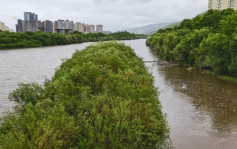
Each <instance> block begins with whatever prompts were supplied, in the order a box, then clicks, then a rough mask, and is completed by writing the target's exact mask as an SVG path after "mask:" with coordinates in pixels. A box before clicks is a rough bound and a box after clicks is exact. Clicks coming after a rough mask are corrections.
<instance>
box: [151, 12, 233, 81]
mask: <svg viewBox="0 0 237 149" xmlns="http://www.w3.org/2000/svg"><path fill="white" fill-rule="evenodd" d="M236 26H237V11H235V10H233V9H226V10H222V11H219V10H209V11H207V12H205V13H204V14H202V15H198V16H196V17H194V18H193V19H185V20H184V21H182V22H181V23H180V25H179V26H175V27H174V28H166V29H161V30H159V31H157V32H156V33H155V34H153V35H152V36H151V38H149V39H148V40H147V45H149V46H150V47H151V48H152V49H153V50H154V51H156V52H157V53H158V54H159V55H160V56H161V57H162V58H164V59H166V60H168V61H171V62H174V63H178V64H182V65H183V66H185V67H193V68H197V69H200V70H209V71H212V72H213V73H214V74H215V75H218V76H228V77H233V78H237V30H236Z"/></svg>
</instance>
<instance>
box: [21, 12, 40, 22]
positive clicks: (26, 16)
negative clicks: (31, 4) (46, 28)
mask: <svg viewBox="0 0 237 149" xmlns="http://www.w3.org/2000/svg"><path fill="white" fill-rule="evenodd" d="M24 20H25V21H27V20H28V21H30V20H36V21H38V15H37V14H35V13H32V12H24Z"/></svg>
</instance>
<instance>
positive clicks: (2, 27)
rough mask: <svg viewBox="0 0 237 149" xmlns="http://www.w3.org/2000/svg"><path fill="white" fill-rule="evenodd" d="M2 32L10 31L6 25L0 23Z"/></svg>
mask: <svg viewBox="0 0 237 149" xmlns="http://www.w3.org/2000/svg"><path fill="white" fill-rule="evenodd" d="M0 30H2V31H9V28H8V27H7V26H6V25H5V23H4V22H0Z"/></svg>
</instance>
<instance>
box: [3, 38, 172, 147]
mask: <svg viewBox="0 0 237 149" xmlns="http://www.w3.org/2000/svg"><path fill="white" fill-rule="evenodd" d="M9 97H10V99H11V100H14V101H16V102H19V103H21V105H22V107H21V108H20V109H21V110H20V111H21V112H20V114H10V115H7V116H6V117H5V118H3V119H2V121H1V127H0V148H9V149H10V148H18V149H21V148H107V149H110V148H134V149H137V148H168V146H169V144H168V143H167V142H166V140H167V139H168V132H169V131H168V128H167V123H166V120H165V117H164V115H163V113H162V111H161V105H160V102H159V101H158V97H157V90H156V88H155V87H154V86H153V77H152V76H151V74H149V73H148V72H147V69H146V68H145V66H144V64H143V62H142V60H141V59H139V58H138V57H137V56H136V55H135V53H134V52H133V51H132V49H131V48H130V47H127V46H125V45H124V44H120V43H117V42H108V43H99V44H98V45H92V46H89V47H87V48H86V49H85V50H83V51H78V52H76V53H74V54H73V56H72V58H71V59H68V60H67V61H65V62H64V63H63V64H62V65H61V66H60V68H59V69H58V70H57V71H56V73H55V75H54V76H53V78H52V80H51V81H47V82H46V83H45V85H44V86H39V85H38V84H36V83H31V84H20V86H19V88H18V89H16V90H15V91H13V92H12V93H11V94H10V96H9Z"/></svg>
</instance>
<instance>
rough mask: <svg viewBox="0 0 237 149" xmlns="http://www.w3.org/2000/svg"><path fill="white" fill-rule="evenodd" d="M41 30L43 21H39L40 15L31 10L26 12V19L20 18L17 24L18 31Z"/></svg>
mask: <svg viewBox="0 0 237 149" xmlns="http://www.w3.org/2000/svg"><path fill="white" fill-rule="evenodd" d="M39 30H41V22H40V21H38V15H37V14H35V13H31V12H24V20H21V19H18V21H17V25H16V31H17V33H21V32H25V31H29V32H36V31H39Z"/></svg>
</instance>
